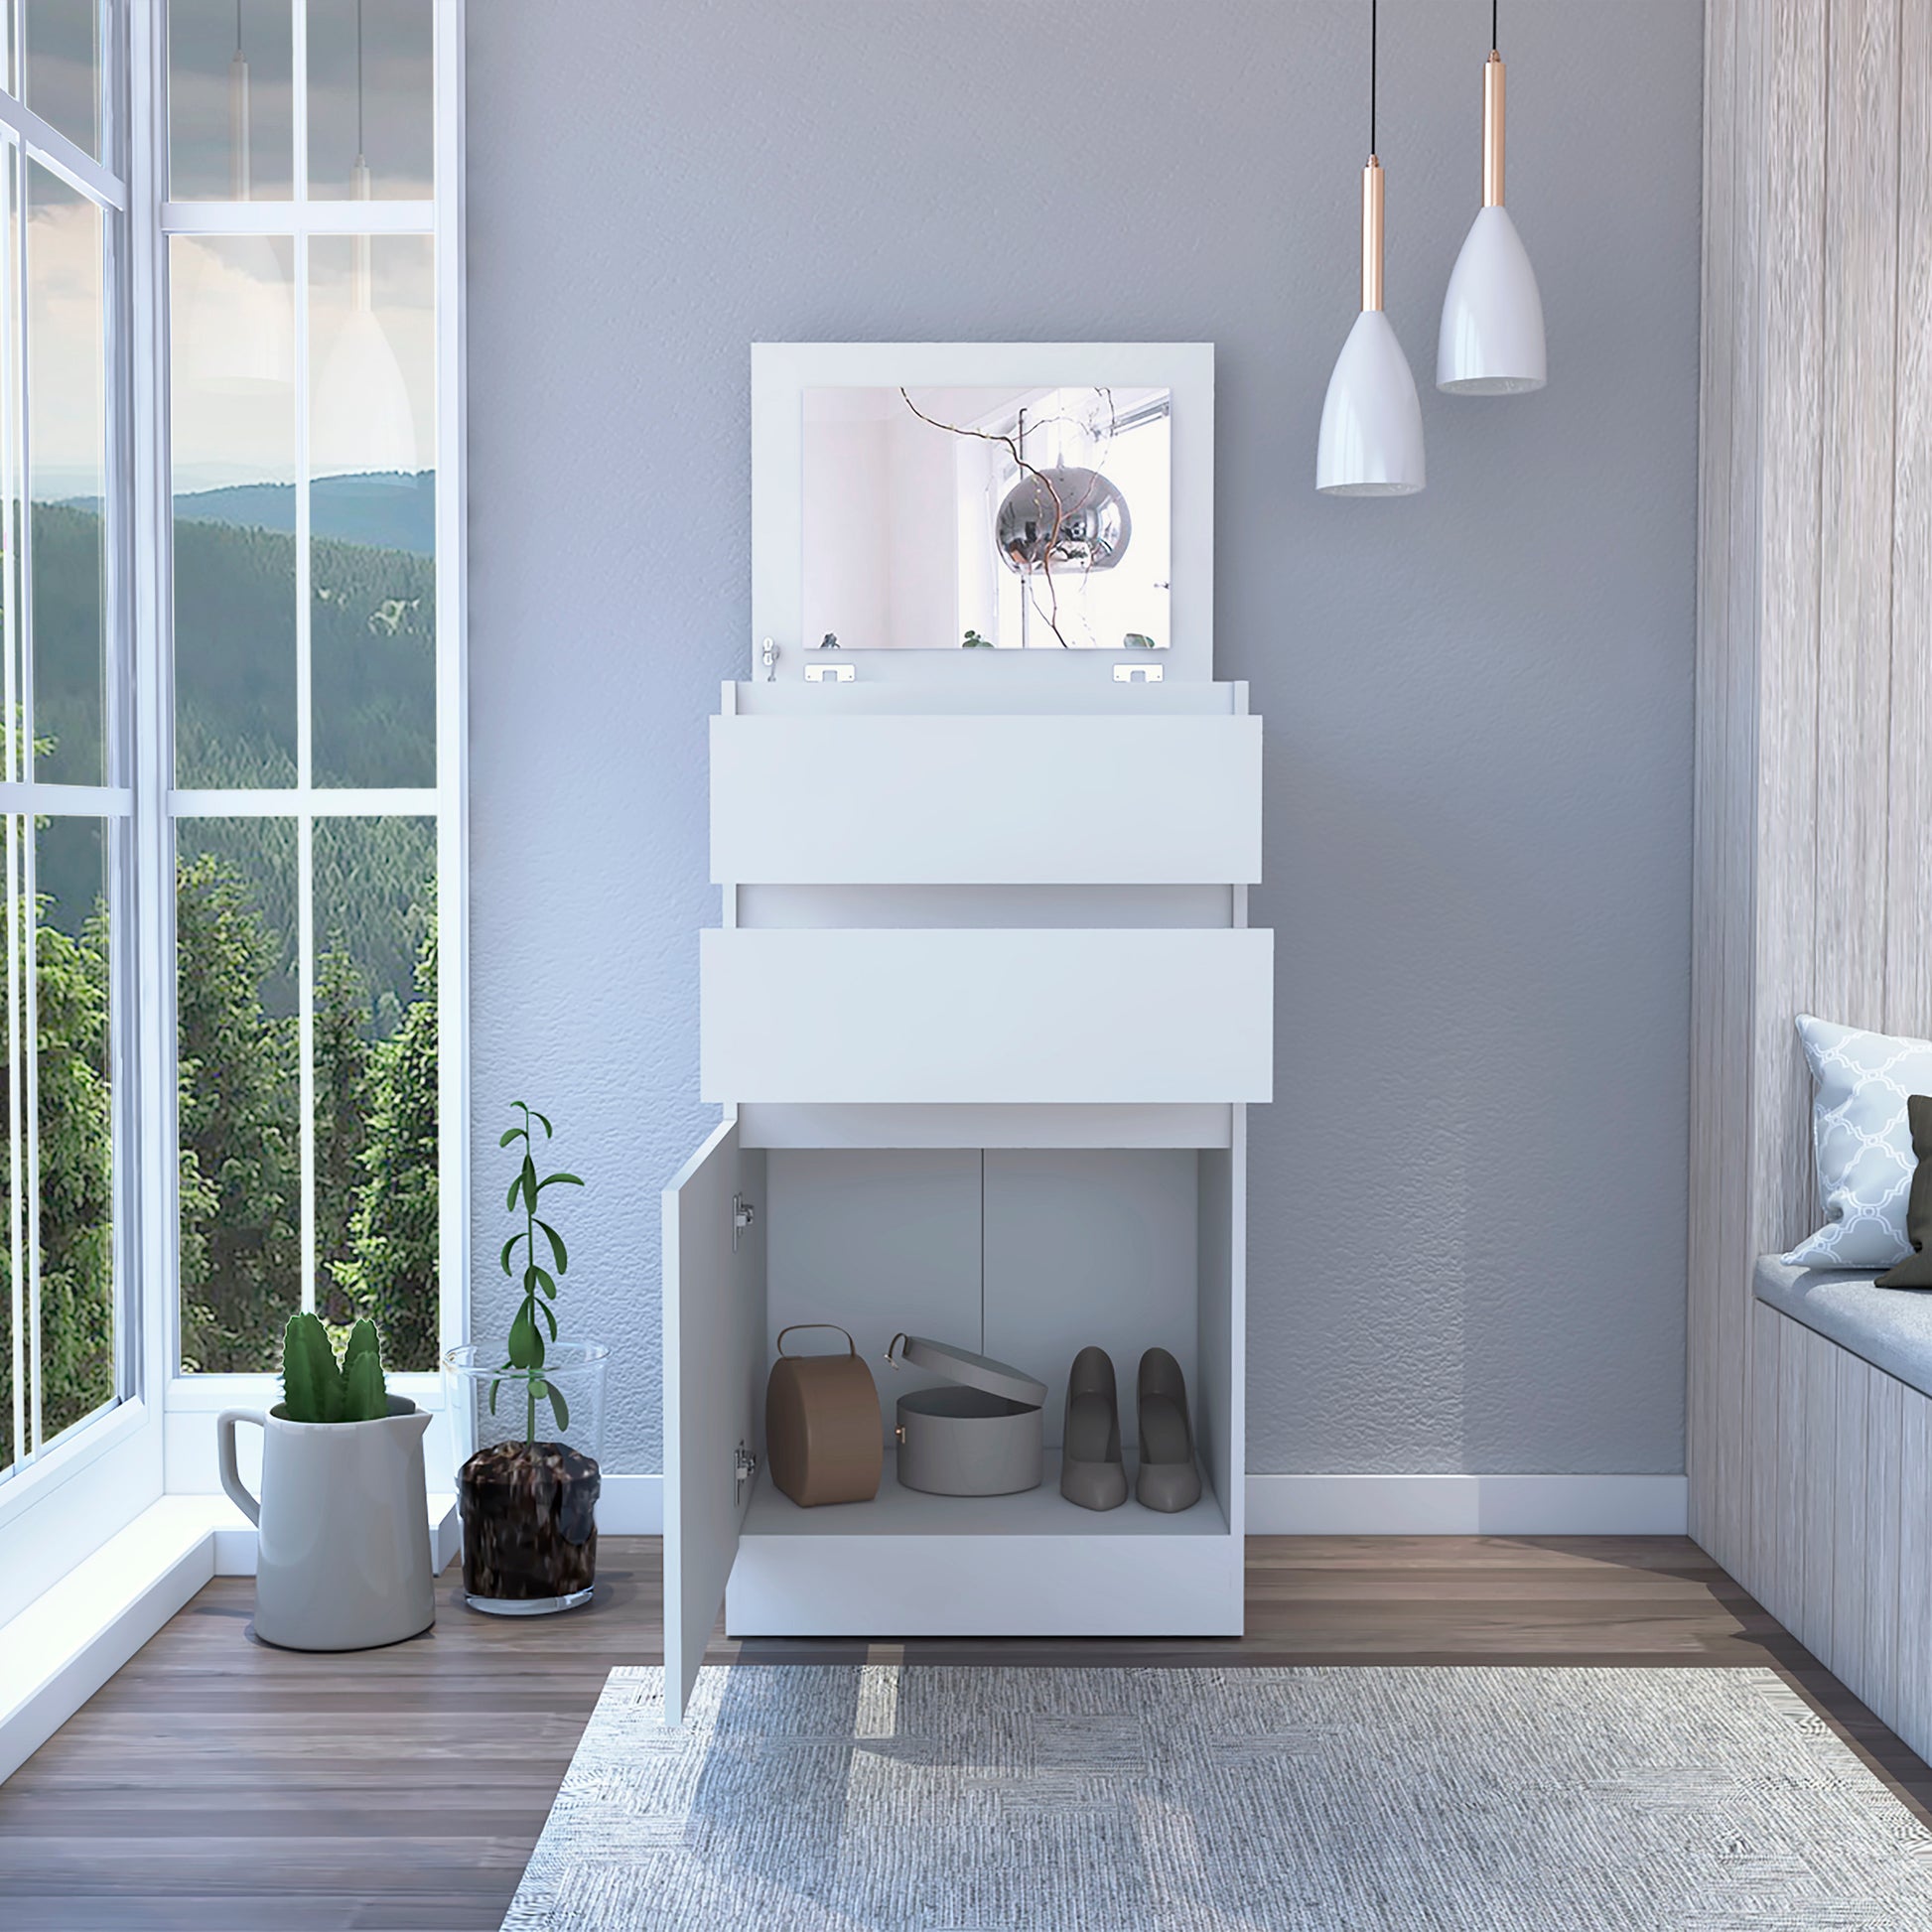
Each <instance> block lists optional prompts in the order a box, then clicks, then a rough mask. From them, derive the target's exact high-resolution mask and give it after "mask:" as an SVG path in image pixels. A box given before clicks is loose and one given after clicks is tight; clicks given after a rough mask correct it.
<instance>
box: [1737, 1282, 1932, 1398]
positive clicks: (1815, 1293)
mask: <svg viewBox="0 0 1932 1932" xmlns="http://www.w3.org/2000/svg"><path fill="white" fill-rule="evenodd" d="M1877 1272H1878V1273H1882V1272H1883V1270H1879V1271H1877ZM1751 1285H1752V1287H1753V1289H1754V1290H1755V1291H1756V1294H1757V1299H1758V1300H1759V1301H1760V1302H1768V1303H1769V1304H1770V1305H1771V1307H1772V1308H1774V1309H1776V1310H1777V1311H1778V1312H1779V1313H1780V1314H1788V1315H1789V1316H1790V1317H1791V1318H1792V1320H1793V1321H1802V1322H1803V1323H1804V1324H1805V1326H1806V1327H1807V1328H1811V1329H1814V1330H1816V1331H1817V1332H1818V1333H1819V1334H1821V1335H1823V1336H1824V1337H1825V1338H1826V1339H1827V1340H1828V1341H1835V1342H1837V1343H1838V1345H1839V1346H1840V1347H1841V1348H1849V1349H1850V1350H1851V1351H1852V1353H1853V1354H1855V1355H1858V1356H1861V1357H1862V1358H1863V1360H1865V1361H1867V1362H1869V1363H1870V1364H1871V1365H1872V1367H1873V1368H1881V1369H1883V1370H1884V1371H1885V1373H1886V1374H1887V1375H1895V1376H1897V1378H1898V1379H1899V1380H1900V1381H1901V1382H1903V1383H1904V1384H1905V1385H1906V1386H1907V1387H1908V1388H1914V1389H1917V1390H1918V1391H1919V1393H1920V1394H1921V1395H1932V1291H1927V1290H1924V1289H1912V1288H1880V1287H1878V1286H1877V1280H1876V1276H1875V1275H1874V1274H1861V1273H1858V1272H1857V1271H1855V1270H1851V1269H1844V1268H1793V1267H1790V1266H1789V1265H1788V1264H1786V1263H1785V1262H1782V1261H1780V1260H1779V1259H1778V1258H1777V1256H1775V1255H1763V1256H1760V1257H1759V1260H1758V1263H1757V1270H1756V1273H1755V1275H1754V1276H1753V1277H1752V1282H1751Z"/></svg>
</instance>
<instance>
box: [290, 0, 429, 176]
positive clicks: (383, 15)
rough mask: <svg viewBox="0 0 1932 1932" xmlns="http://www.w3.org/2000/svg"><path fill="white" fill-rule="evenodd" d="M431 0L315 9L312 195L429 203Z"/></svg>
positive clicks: (325, 0)
mask: <svg viewBox="0 0 1932 1932" xmlns="http://www.w3.org/2000/svg"><path fill="white" fill-rule="evenodd" d="M434 49H435V31H434V24H433V20H432V16H431V8H430V0H377V4H376V5H374V6H371V7H365V6H364V5H363V4H362V0H309V194H310V196H311V197H312V198H313V199H314V200H316V201H319V202H329V201H336V202H340V201H366V200H370V199H373V200H376V201H397V200H400V201H427V200H428V199H429V198H430V196H431V194H432V193H433V192H434V182H435V160H434V156H435V146H434V142H435V136H434V131H433V119H434V117H433V114H432V111H431V110H432V105H433V102H434V100H435V93H434V85H433V72H432V68H431V59H432V56H433V53H434Z"/></svg>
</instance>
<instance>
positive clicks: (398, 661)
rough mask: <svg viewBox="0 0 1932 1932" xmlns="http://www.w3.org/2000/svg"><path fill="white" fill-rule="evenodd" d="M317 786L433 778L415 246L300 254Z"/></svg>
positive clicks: (420, 308)
mask: <svg viewBox="0 0 1932 1932" xmlns="http://www.w3.org/2000/svg"><path fill="white" fill-rule="evenodd" d="M309 300H310V320H309V342H310V355H311V404H310V430H309V449H310V460H311V462H312V464H313V466H314V472H313V482H312V483H311V485H310V528H311V530H312V532H313V536H312V544H313V547H312V550H311V553H310V583H311V598H312V604H311V607H310V627H311V640H312V655H311V661H312V665H313V673H312V675H313V679H314V693H315V781H316V783H317V784H320V785H431V784H434V783H435V782H436V469H435V450H436V279H435V252H434V243H433V242H432V241H431V239H430V237H429V236H427V235H376V236H350V235H317V236H316V237H315V238H314V239H313V240H312V241H311V242H310V244H309Z"/></svg>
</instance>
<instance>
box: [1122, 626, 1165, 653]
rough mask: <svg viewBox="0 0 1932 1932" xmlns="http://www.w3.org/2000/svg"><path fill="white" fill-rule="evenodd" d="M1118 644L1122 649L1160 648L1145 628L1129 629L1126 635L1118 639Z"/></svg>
mask: <svg viewBox="0 0 1932 1932" xmlns="http://www.w3.org/2000/svg"><path fill="white" fill-rule="evenodd" d="M1120 645H1121V648H1122V649H1123V650H1159V649H1160V645H1158V644H1157V643H1156V642H1155V641H1154V639H1153V638H1152V637H1150V636H1149V635H1148V634H1147V632H1146V631H1145V630H1130V631H1129V632H1128V633H1127V635H1126V636H1125V637H1123V638H1122V639H1121V640H1120Z"/></svg>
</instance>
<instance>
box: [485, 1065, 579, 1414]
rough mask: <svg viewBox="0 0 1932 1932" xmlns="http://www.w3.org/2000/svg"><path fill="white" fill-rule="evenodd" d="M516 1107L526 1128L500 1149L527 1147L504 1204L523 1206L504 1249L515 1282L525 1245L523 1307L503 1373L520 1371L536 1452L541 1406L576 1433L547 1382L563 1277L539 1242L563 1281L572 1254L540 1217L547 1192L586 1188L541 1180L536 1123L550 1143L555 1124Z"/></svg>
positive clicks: (492, 1394) (572, 1178) (557, 1176)
mask: <svg viewBox="0 0 1932 1932" xmlns="http://www.w3.org/2000/svg"><path fill="white" fill-rule="evenodd" d="M510 1105H511V1106H512V1107H515V1108H517V1109H519V1110H520V1111H521V1113H522V1115H523V1120H522V1123H521V1125H520V1126H516V1127H511V1128H507V1129H505V1130H504V1133H503V1137H502V1139H501V1140H500V1141H498V1142H497V1144H496V1145H497V1146H498V1147H510V1146H512V1145H514V1144H515V1143H516V1142H518V1141H521V1142H522V1143H523V1162H522V1165H521V1166H520V1167H519V1168H518V1169H517V1171H516V1178H515V1179H514V1180H512V1181H511V1182H510V1191H509V1198H508V1200H507V1201H506V1202H505V1203H504V1205H505V1206H507V1207H509V1208H510V1209H511V1210H512V1211H514V1209H515V1207H516V1205H517V1203H518V1201H521V1202H522V1204H523V1225H522V1226H521V1227H520V1228H518V1229H517V1230H516V1232H515V1233H514V1234H512V1235H511V1236H510V1238H509V1239H508V1240H507V1241H505V1242H504V1243H503V1273H504V1274H506V1275H508V1276H509V1277H510V1278H511V1279H512V1280H514V1279H515V1273H516V1271H515V1269H514V1267H513V1265H512V1259H513V1257H514V1256H515V1254H516V1248H517V1243H518V1242H521V1243H522V1244H523V1299H522V1301H521V1302H519V1303H518V1304H517V1309H516V1313H515V1314H514V1315H513V1316H512V1317H511V1319H510V1340H509V1359H508V1360H507V1361H506V1362H505V1363H504V1364H503V1369H504V1372H505V1374H508V1373H509V1371H511V1370H514V1371H516V1373H517V1375H519V1376H520V1377H521V1379H522V1382H523V1387H524V1395H525V1410H524V1423H523V1440H524V1441H525V1442H526V1443H528V1444H530V1445H531V1446H532V1447H534V1446H535V1444H536V1440H537V1404H538V1403H539V1402H548V1403H549V1404H550V1407H551V1409H552V1410H553V1411H554V1412H555V1414H556V1418H557V1427H558V1428H559V1429H568V1428H569V1427H570V1405H569V1404H568V1403H567V1402H565V1400H564V1396H563V1391H562V1390H561V1389H559V1388H557V1386H556V1385H555V1384H554V1383H552V1382H549V1381H546V1380H545V1379H544V1374H543V1360H544V1350H545V1346H546V1344H545V1339H544V1331H545V1329H548V1330H549V1339H550V1340H551V1341H555V1340H556V1339H557V1311H556V1310H555V1309H554V1308H553V1307H552V1306H551V1304H552V1303H553V1302H555V1301H556V1299H557V1276H556V1275H553V1274H551V1272H550V1270H549V1269H547V1268H545V1267H544V1266H543V1265H542V1264H541V1263H540V1262H539V1261H538V1260H537V1236H538V1235H539V1234H541V1235H542V1236H543V1237H544V1240H545V1242H546V1243H547V1244H548V1248H549V1258H550V1261H551V1264H552V1266H553V1267H554V1268H555V1269H556V1271H557V1275H564V1274H568V1273H569V1272H570V1251H569V1250H568V1249H567V1248H566V1247H565V1246H564V1237H563V1236H562V1235H561V1234H559V1233H558V1232H557V1230H556V1229H555V1228H554V1227H552V1226H551V1225H550V1223H549V1222H548V1221H546V1220H544V1219H543V1218H542V1217H541V1216H540V1215H539V1213H538V1212H537V1209H538V1205H539V1203H540V1202H541V1200H542V1198H543V1190H544V1189H545V1188H546V1187H581V1186H583V1184H584V1183H583V1181H582V1180H581V1179H579V1178H578V1176H577V1175H576V1174H574V1173H553V1174H546V1175H539V1174H538V1173H537V1163H536V1154H535V1148H536V1142H535V1141H534V1140H533V1139H532V1137H531V1133H530V1123H531V1122H532V1121H535V1122H536V1124H537V1125H538V1126H539V1127H541V1128H542V1129H543V1138H544V1139H545V1140H546V1141H547V1140H549V1139H550V1138H551V1129H550V1123H549V1121H548V1120H547V1119H545V1117H544V1116H543V1115H542V1114H540V1113H538V1112H536V1110H535V1109H534V1108H532V1107H530V1106H529V1105H528V1104H527V1103H526V1102H524V1101H521V1100H512V1101H511V1102H510ZM501 1387H502V1381H501V1380H500V1379H498V1380H497V1381H494V1382H492V1383H491V1384H490V1385H489V1411H490V1414H491V1415H494V1414H495V1413H496V1391H497V1390H498V1389H500V1388H501Z"/></svg>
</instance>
